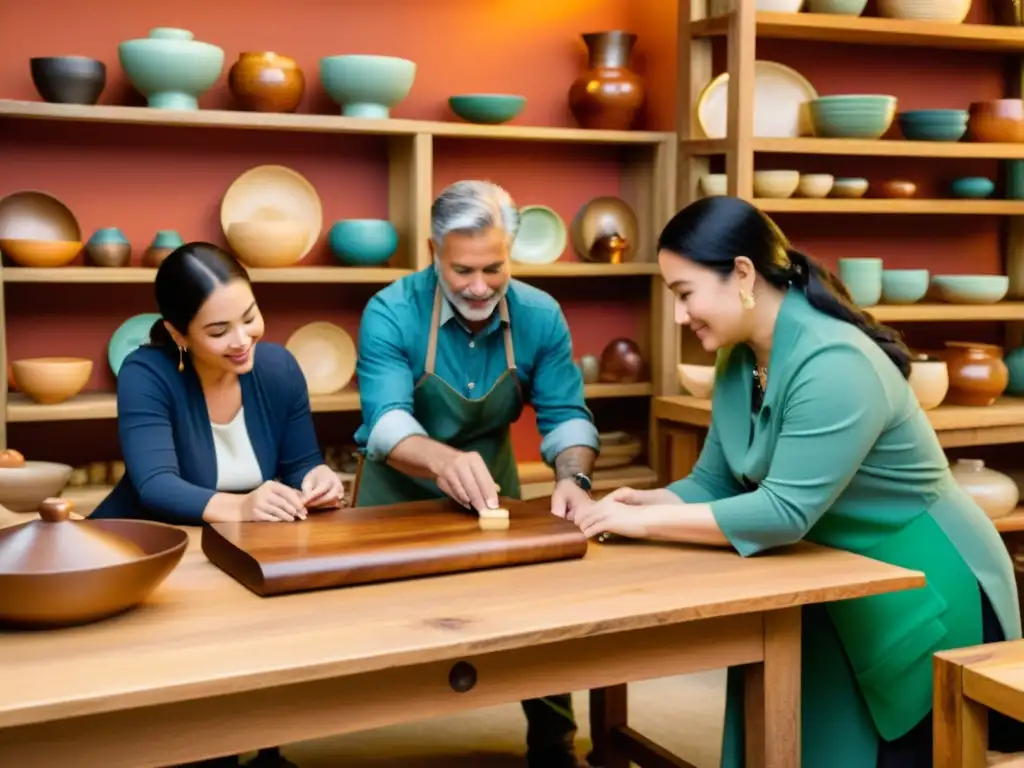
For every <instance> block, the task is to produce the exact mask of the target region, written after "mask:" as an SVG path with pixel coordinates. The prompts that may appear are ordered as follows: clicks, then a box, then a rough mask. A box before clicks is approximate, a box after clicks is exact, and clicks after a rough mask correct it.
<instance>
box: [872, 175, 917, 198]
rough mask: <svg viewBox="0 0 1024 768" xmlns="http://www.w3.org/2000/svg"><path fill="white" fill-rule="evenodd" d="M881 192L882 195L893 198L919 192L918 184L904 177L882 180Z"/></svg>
mask: <svg viewBox="0 0 1024 768" xmlns="http://www.w3.org/2000/svg"><path fill="white" fill-rule="evenodd" d="M880 192H881V196H882V197H889V198H893V199H901V198H907V197H913V196H914V195H916V194H917V184H915V183H914V182H912V181H905V180H903V179H892V180H890V181H884V182H882V188H881V190H880Z"/></svg>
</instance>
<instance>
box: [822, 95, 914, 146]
mask: <svg viewBox="0 0 1024 768" xmlns="http://www.w3.org/2000/svg"><path fill="white" fill-rule="evenodd" d="M807 103H808V106H809V108H810V113H811V122H812V123H813V124H814V134H815V135H816V136H819V137H821V138H827V139H880V138H881V137H882V135H883V134H885V132H886V131H888V130H889V126H891V125H892V121H893V118H895V116H896V97H895V96H880V95H848V96H822V97H820V98H817V99H814V100H812V101H809V102H807Z"/></svg>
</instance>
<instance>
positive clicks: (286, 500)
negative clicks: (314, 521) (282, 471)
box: [242, 480, 306, 523]
mask: <svg viewBox="0 0 1024 768" xmlns="http://www.w3.org/2000/svg"><path fill="white" fill-rule="evenodd" d="M305 519H306V505H305V504H303V503H302V495H301V494H300V493H299V492H298V491H296V490H295V489H294V488H289V487H288V486H287V485H285V484H284V483H279V482H277V481H276V480H267V482H265V483H264V484H263V485H261V486H260V487H259V488H257V489H256V490H255V491H251V492H250V493H247V494H246V495H245V496H244V497H242V520H244V521H251V522H272V523H277V522H291V521H293V520H305Z"/></svg>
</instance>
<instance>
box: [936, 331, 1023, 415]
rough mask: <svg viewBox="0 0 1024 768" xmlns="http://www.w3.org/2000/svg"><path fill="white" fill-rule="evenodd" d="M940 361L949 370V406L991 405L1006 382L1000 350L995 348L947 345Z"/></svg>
mask: <svg viewBox="0 0 1024 768" xmlns="http://www.w3.org/2000/svg"><path fill="white" fill-rule="evenodd" d="M942 357H943V358H944V359H945V360H946V367H947V368H948V370H949V392H948V393H947V394H946V402H947V403H948V404H950V405H974V406H988V405H992V403H994V402H995V401H996V398H998V397H999V396H1000V395H1001V394H1003V392H1004V391H1005V390H1006V386H1007V384H1008V382H1009V371H1008V370H1007V368H1006V363H1004V362H1003V349H1002V347H998V346H996V345H994V344H977V343H974V342H970V341H947V342H946V350H945V352H944V353H943V355H942Z"/></svg>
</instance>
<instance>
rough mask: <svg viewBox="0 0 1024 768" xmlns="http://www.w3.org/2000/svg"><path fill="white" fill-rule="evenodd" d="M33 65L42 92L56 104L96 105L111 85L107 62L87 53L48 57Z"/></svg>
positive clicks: (35, 81)
mask: <svg viewBox="0 0 1024 768" xmlns="http://www.w3.org/2000/svg"><path fill="white" fill-rule="evenodd" d="M29 65H30V66H31V69H32V82H33V83H34V84H35V86H36V90H37V91H39V95H40V96H42V97H43V100H44V101H49V102H51V103H54V104H95V103H96V101H97V100H98V99H99V97H100V94H101V93H103V87H104V86H105V85H106V84H107V65H106V64H104V63H103V62H102V61H97V60H96V59H89V58H86V57H85V56H44V57H39V58H34V59H30V60H29Z"/></svg>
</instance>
